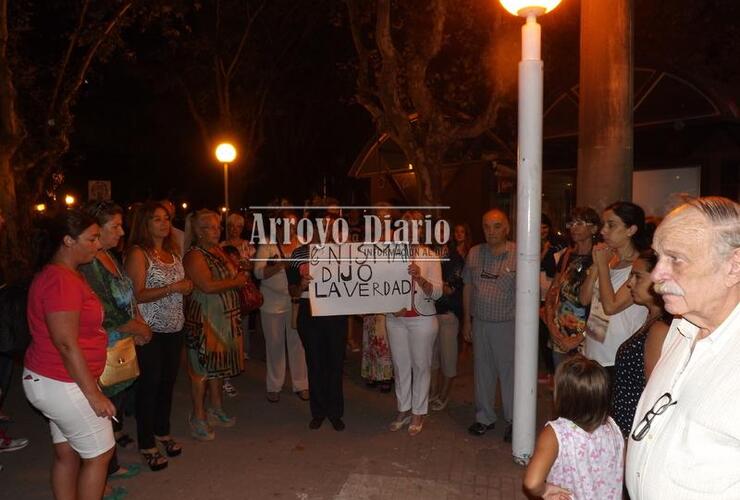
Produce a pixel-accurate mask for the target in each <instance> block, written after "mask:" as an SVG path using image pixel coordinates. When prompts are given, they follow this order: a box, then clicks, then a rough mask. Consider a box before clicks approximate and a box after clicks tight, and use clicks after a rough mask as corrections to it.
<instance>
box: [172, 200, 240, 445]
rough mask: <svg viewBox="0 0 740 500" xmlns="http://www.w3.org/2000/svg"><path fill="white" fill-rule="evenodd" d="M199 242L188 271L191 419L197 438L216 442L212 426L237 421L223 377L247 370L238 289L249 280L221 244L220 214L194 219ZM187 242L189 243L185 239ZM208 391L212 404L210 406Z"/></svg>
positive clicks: (203, 212)
mask: <svg viewBox="0 0 740 500" xmlns="http://www.w3.org/2000/svg"><path fill="white" fill-rule="evenodd" d="M192 229H193V232H194V233H195V238H196V241H195V245H194V246H193V247H192V248H191V249H190V250H189V251H188V253H187V254H186V255H185V260H184V264H185V274H186V275H187V276H188V277H189V278H190V279H191V280H192V281H193V285H194V287H193V293H192V295H191V296H190V297H188V300H187V301H186V303H185V334H186V342H187V350H188V351H187V352H188V371H189V372H190V381H191V396H192V399H193V413H192V414H191V416H190V418H189V423H190V429H191V432H192V435H193V437H194V438H196V439H199V440H211V439H213V438H214V437H215V434H214V432H213V428H212V427H211V426H212V425H217V426H221V427H231V426H233V425H234V424H235V423H236V419H235V418H234V417H229V416H228V415H227V414H226V413H225V412H224V410H223V397H222V392H221V385H222V380H221V379H223V378H224V377H233V376H235V375H238V374H239V373H241V372H242V371H243V370H244V349H243V336H242V326H241V311H240V307H239V292H238V289H239V288H240V287H242V286H244V284H245V283H246V282H247V279H248V278H247V276H246V275H245V274H244V273H242V272H239V271H238V270H237V269H236V268H235V267H234V266H233V265H232V264H231V262H229V259H228V258H227V257H226V255H225V254H224V253H223V250H222V249H221V247H220V246H219V244H218V242H219V237H220V234H221V226H220V221H219V216H218V214H217V213H216V212H212V211H210V210H201V211H199V212H197V213H196V214H195V216H194V217H193V221H192ZM186 244H187V242H186ZM206 392H208V393H209V401H210V408H208V410H206V408H205V396H206Z"/></svg>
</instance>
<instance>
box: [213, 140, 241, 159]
mask: <svg viewBox="0 0 740 500" xmlns="http://www.w3.org/2000/svg"><path fill="white" fill-rule="evenodd" d="M216 159H218V161H219V162H221V163H231V162H233V161H234V160H235V159H236V148H235V147H234V146H233V145H232V144H230V143H228V142H222V143H221V144H219V145H218V146H216Z"/></svg>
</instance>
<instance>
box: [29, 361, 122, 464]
mask: <svg viewBox="0 0 740 500" xmlns="http://www.w3.org/2000/svg"><path fill="white" fill-rule="evenodd" d="M23 390H24V391H25V392H26V397H27V398H28V401H30V402H31V404H32V405H33V406H35V407H36V408H37V409H38V410H39V411H40V412H41V413H43V414H44V416H45V417H46V418H48V419H49V427H50V428H51V439H52V441H53V442H54V444H59V443H69V445H70V446H71V447H72V449H73V450H75V451H76V452H77V453H79V455H80V457H82V458H95V457H97V456H99V455H102V454H103V453H105V452H106V451H108V450H110V449H111V448H113V446H115V443H116V442H115V439H114V438H113V425H112V424H111V421H110V420H109V419H108V418H105V417H98V416H97V415H95V412H94V411H93V409H92V407H91V406H90V403H88V402H87V398H85V395H84V394H82V391H81V390H80V387H79V386H78V385H77V384H76V383H75V382H61V381H59V380H54V379H51V378H47V377H44V376H43V375H39V374H37V373H34V372H32V371H31V370H29V369H27V368H26V369H24V370H23Z"/></svg>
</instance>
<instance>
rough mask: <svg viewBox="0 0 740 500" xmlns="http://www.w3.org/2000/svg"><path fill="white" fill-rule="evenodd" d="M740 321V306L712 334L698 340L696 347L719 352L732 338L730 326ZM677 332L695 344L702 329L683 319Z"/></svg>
mask: <svg viewBox="0 0 740 500" xmlns="http://www.w3.org/2000/svg"><path fill="white" fill-rule="evenodd" d="M738 320H740V304H737V305H736V306H735V309H733V310H732V312H731V313H730V314H729V316H727V317H726V318H725V319H724V321H722V323H720V325H719V326H718V327H717V328H716V329H715V330H714V331H713V332H712V333H711V334H709V335H708V336H707V337H705V338H703V339H698V340H696V345H697V346H701V348H702V349H709V350H710V351H711V352H713V353H716V352H719V351H720V350H721V348H722V346H723V345H724V344H725V343H726V342H727V341H728V338H729V337H730V336H731V334H729V332H728V330H730V327H729V326H730V325H732V324H733V323H736V322H737V321H738ZM676 330H677V331H678V333H679V334H680V335H681V336H683V337H684V338H686V339H689V340H690V341H692V342H693V341H694V340H695V339H696V336H697V335H699V332H700V330H701V329H700V328H699V327H698V326H696V325H695V324H693V323H692V322H690V321H689V320H687V319H686V318H681V319H680V320H679V322H678V325H677V326H676Z"/></svg>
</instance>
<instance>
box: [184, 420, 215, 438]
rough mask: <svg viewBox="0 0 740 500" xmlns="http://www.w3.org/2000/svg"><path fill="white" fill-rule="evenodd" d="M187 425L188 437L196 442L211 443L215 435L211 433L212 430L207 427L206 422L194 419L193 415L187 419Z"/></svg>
mask: <svg viewBox="0 0 740 500" xmlns="http://www.w3.org/2000/svg"><path fill="white" fill-rule="evenodd" d="M188 425H189V426H190V435H191V436H193V437H194V438H195V439H197V440H198V441H213V440H214V439H215V438H216V433H215V432H213V428H211V426H210V425H208V422H206V421H205V420H200V419H197V418H195V416H194V415H193V414H190V416H189V417H188Z"/></svg>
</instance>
